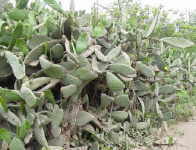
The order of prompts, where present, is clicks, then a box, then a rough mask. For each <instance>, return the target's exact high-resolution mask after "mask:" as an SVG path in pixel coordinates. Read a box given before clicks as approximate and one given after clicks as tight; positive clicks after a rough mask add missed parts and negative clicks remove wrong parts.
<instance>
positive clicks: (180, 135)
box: [160, 117, 196, 150]
mask: <svg viewBox="0 0 196 150" xmlns="http://www.w3.org/2000/svg"><path fill="white" fill-rule="evenodd" d="M168 135H171V136H172V137H174V138H175V139H176V143H175V144H174V145H173V146H162V147H160V150H196V117H194V118H193V119H191V120H190V121H188V122H182V123H178V124H177V125H174V126H173V127H171V128H170V129H169V130H168Z"/></svg>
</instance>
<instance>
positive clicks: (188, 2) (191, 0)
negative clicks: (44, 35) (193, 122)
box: [60, 0, 196, 10]
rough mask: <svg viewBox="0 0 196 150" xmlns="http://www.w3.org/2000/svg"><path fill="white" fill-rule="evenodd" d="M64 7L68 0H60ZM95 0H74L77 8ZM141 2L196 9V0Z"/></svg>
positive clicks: (106, 0) (87, 7)
mask: <svg viewBox="0 0 196 150" xmlns="http://www.w3.org/2000/svg"><path fill="white" fill-rule="evenodd" d="M60 1H61V2H62V4H63V7H64V8H65V9H68V8H69V2H70V0H60ZM94 1H95V0H75V3H76V6H75V7H76V9H77V10H81V9H82V10H84V9H85V10H90V9H91V7H92V6H93V3H94ZM98 1H99V3H100V4H101V5H104V6H108V5H109V4H110V3H112V2H114V1H115V0H98ZM139 1H141V2H142V3H143V4H148V5H152V6H158V5H160V4H163V5H164V6H165V7H166V8H168V9H170V8H172V9H180V10H186V9H191V10H193V9H196V0H139Z"/></svg>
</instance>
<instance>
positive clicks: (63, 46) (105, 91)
mask: <svg viewBox="0 0 196 150" xmlns="http://www.w3.org/2000/svg"><path fill="white" fill-rule="evenodd" d="M129 3H130V2H129ZM129 3H127V4H126V5H130V4H129ZM27 4H28V0H16V6H15V7H13V6H12V5H11V4H9V3H5V4H4V7H2V8H1V9H0V10H1V11H2V13H1V14H0V140H1V141H0V146H1V149H2V150H7V149H10V150H25V149H26V150H40V149H42V150H63V149H66V150H68V149H69V150H72V149H73V150H79V149H81V150H83V149H84V150H87V149H91V150H98V149H100V150H102V149H103V150H106V149H119V150H120V149H131V148H132V147H137V146H139V145H140V144H141V143H142V141H141V140H144V138H149V139H150V141H152V140H153V139H152V137H150V132H151V131H150V130H151V129H152V128H159V127H161V126H162V125H164V126H165V128H166V124H167V123H166V121H167V118H168V113H167V111H168V108H169V107H171V105H173V104H175V103H178V98H179V97H178V94H177V92H178V91H182V90H189V91H192V90H193V89H194V86H195V83H196V76H195V75H196V70H195V69H196V59H195V57H196V53H195V51H194V50H193V51H187V52H186V51H184V49H185V48H187V47H191V46H193V45H194V43H193V42H191V41H189V40H186V39H184V38H183V37H178V38H177V37H160V35H159V36H156V34H153V33H154V31H157V30H156V29H157V28H156V26H159V24H160V23H161V18H162V10H161V9H160V8H159V9H151V8H141V7H140V6H139V5H138V4H137V3H131V5H130V7H126V9H125V10H124V11H123V10H122V9H124V6H125V5H124V3H122V5H120V4H118V6H116V5H114V8H111V11H109V10H108V12H107V14H109V15H103V14H101V13H98V11H97V8H94V9H93V12H92V14H87V13H85V12H75V11H74V10H72V11H70V12H65V11H64V10H62V9H61V7H60V5H58V3H57V2H56V1H55V0H43V1H36V3H31V4H29V5H28V7H27ZM46 4H47V5H48V6H50V8H49V9H48V8H45V5H46ZM72 5H73V4H72ZM124 13H125V14H124ZM162 19H163V18H162ZM158 37H159V38H158ZM174 53H175V54H174ZM139 134H140V135H141V137H143V139H142V138H140V140H138V135H139ZM145 144H148V143H147V142H146V143H145Z"/></svg>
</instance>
